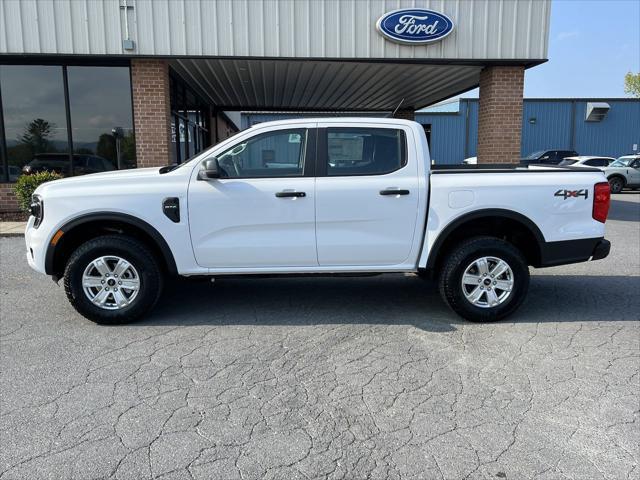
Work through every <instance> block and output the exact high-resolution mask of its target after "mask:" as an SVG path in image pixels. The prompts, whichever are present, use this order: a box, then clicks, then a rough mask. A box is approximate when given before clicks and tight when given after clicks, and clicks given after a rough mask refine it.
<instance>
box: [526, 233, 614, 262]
mask: <svg viewBox="0 0 640 480" xmlns="http://www.w3.org/2000/svg"><path fill="white" fill-rule="evenodd" d="M610 250H611V242H609V240H605V239H604V238H582V239H579V240H564V241H561V242H545V243H543V244H542V245H541V246H540V264H539V265H535V266H536V267H554V266H556V265H567V264H569V263H578V262H586V261H587V260H589V259H591V260H600V259H602V258H605V257H606V256H607V255H609V251H610Z"/></svg>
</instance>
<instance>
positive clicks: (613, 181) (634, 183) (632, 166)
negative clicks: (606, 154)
mask: <svg viewBox="0 0 640 480" xmlns="http://www.w3.org/2000/svg"><path fill="white" fill-rule="evenodd" d="M602 170H603V171H604V174H605V176H606V177H607V180H608V181H609V186H610V187H611V193H620V192H621V191H622V189H623V188H626V187H628V188H632V189H634V190H636V189H638V188H640V155H623V156H622V157H619V158H618V159H617V160H616V161H615V162H613V163H612V164H611V165H609V166H608V167H605V168H603V169H602Z"/></svg>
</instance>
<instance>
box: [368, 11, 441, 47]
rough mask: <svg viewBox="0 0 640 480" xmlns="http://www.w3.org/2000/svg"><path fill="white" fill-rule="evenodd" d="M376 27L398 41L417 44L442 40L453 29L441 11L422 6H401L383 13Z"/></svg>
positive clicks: (383, 33)
mask: <svg viewBox="0 0 640 480" xmlns="http://www.w3.org/2000/svg"><path fill="white" fill-rule="evenodd" d="M376 28H377V29H378V31H379V32H380V34H381V35H383V36H385V37H387V38H388V39H389V40H393V41H394V42H398V43H406V44H410V45H418V44H423V43H430V42H435V41H438V40H442V39H443V38H444V37H446V36H447V35H449V34H450V33H451V31H452V30H453V22H452V21H451V19H450V18H449V17H447V16H446V15H444V14H442V13H438V12H434V11H432V10H425V9H423V8H403V9H401V10H394V11H393V12H389V13H385V14H384V15H383V16H382V17H380V18H379V19H378V22H377V23H376Z"/></svg>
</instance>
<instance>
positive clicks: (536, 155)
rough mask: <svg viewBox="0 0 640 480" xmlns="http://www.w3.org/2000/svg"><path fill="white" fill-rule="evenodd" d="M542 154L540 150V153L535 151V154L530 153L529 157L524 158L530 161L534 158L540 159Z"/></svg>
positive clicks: (542, 151)
mask: <svg viewBox="0 0 640 480" xmlns="http://www.w3.org/2000/svg"><path fill="white" fill-rule="evenodd" d="M543 153H544V150H540V151H537V152H533V153H530V154H529V155H527V157H526V158H528V159H530V160H534V159H536V158H540V157H541V156H542V154H543Z"/></svg>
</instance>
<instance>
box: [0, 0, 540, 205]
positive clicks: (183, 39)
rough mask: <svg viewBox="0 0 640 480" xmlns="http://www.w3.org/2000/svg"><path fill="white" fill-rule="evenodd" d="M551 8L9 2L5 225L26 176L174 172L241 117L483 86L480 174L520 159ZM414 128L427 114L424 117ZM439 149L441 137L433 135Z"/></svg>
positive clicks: (384, 104)
mask: <svg viewBox="0 0 640 480" xmlns="http://www.w3.org/2000/svg"><path fill="white" fill-rule="evenodd" d="M550 8H551V6H550V0H474V1H472V2H471V1H469V2H467V1H460V0H439V1H437V2H434V1H428V0H424V1H421V0H415V1H410V2H405V1H402V0H400V1H383V0H339V1H338V0H233V1H231V0H153V1H152V0H92V1H74V0H55V1H54V0H39V1H33V0H15V1H14V0H11V1H4V2H0V31H2V34H0V155H1V159H0V213H2V212H9V211H12V210H15V209H16V207H17V205H16V203H15V199H14V197H13V195H12V193H11V190H12V186H13V183H12V182H14V181H15V179H16V178H17V177H18V176H19V175H21V174H23V172H24V171H26V172H29V171H37V170H39V169H45V168H47V169H55V170H56V171H59V172H61V173H62V174H63V175H80V174H83V173H92V172H95V171H103V170H112V169H122V168H132V167H150V166H161V165H166V164H169V163H174V162H177V163H180V162H183V161H184V160H186V159H188V158H189V157H191V156H193V155H194V154H196V153H198V152H199V151H201V150H202V149H204V148H206V147H208V146H209V145H211V144H214V143H216V142H217V141H219V140H221V139H223V138H226V137H227V136H229V135H230V134H232V133H233V132H234V131H236V130H237V129H238V128H240V127H241V119H240V114H239V113H238V112H240V111H278V112H283V111H288V112H292V111H295V112H318V111H322V112H329V113H332V112H344V111H348V112H352V113H354V114H362V115H375V114H378V115H379V114H381V112H392V114H393V115H395V116H398V117H401V118H416V117H415V111H416V110H419V109H422V108H424V107H427V106H430V105H433V104H436V103H438V102H440V101H442V100H444V99H447V98H450V97H452V96H455V95H457V94H459V93H462V92H465V91H468V90H470V89H473V88H476V87H479V88H480V90H479V92H480V93H479V99H478V101H477V102H476V104H475V107H474V108H475V109H476V114H477V141H476V142H475V143H474V144H473V149H475V153H477V157H478V161H479V162H481V163H504V162H513V161H516V160H517V159H518V158H519V156H520V152H521V124H522V121H523V84H524V71H525V69H527V68H531V67H534V66H536V65H538V64H540V63H543V62H545V61H546V59H547V45H548V30H549V15H550ZM419 115H420V114H419ZM432 141H433V142H435V132H432Z"/></svg>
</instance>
